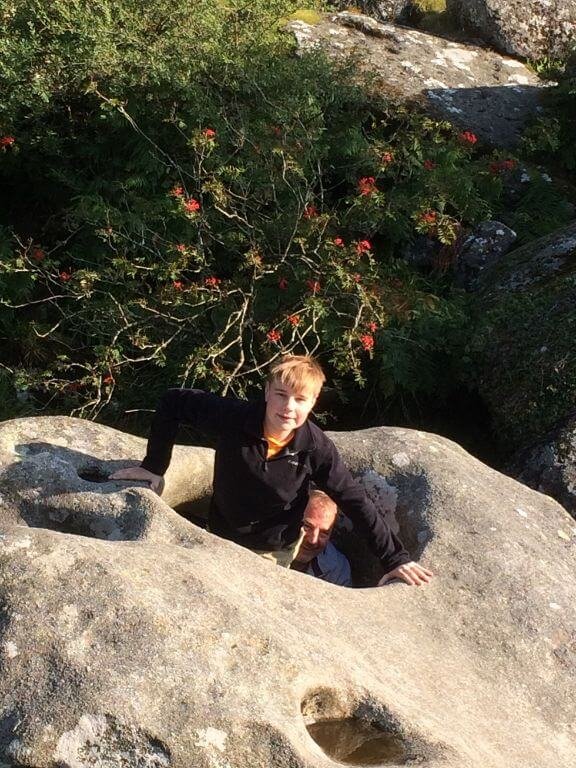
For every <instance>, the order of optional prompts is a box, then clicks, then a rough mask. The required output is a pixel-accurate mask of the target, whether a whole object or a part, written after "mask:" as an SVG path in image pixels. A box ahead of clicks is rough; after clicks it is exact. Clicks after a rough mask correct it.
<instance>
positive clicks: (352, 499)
mask: <svg viewBox="0 0 576 768" xmlns="http://www.w3.org/2000/svg"><path fill="white" fill-rule="evenodd" d="M323 437H324V439H325V441H326V443H325V445H323V446H322V458H321V464H320V466H319V467H318V469H317V471H316V473H315V474H314V476H313V478H312V479H313V481H314V483H315V484H316V485H317V486H318V487H319V488H320V489H321V490H323V491H324V492H325V493H327V494H328V495H329V496H330V498H332V499H333V500H334V501H335V502H336V504H337V505H338V506H339V507H340V509H341V510H342V512H344V514H345V515H347V516H348V517H349V518H350V519H351V520H352V522H353V523H354V526H355V527H356V528H357V530H358V531H359V532H360V534H361V535H362V536H363V538H365V539H366V541H367V542H368V544H369V545H370V547H371V549H372V550H373V551H374V552H375V554H376V555H377V556H378V558H379V559H380V560H381V562H382V565H383V567H384V568H385V570H386V575H385V576H384V577H383V579H382V580H381V581H380V584H384V583H385V582H386V581H391V580H392V579H395V578H399V579H402V580H403V581H406V583H408V584H415V585H420V584H422V583H427V582H428V581H430V577H431V576H432V573H431V572H430V571H428V570H427V569H426V568H422V566H420V565H418V563H415V562H413V561H412V558H411V557H410V555H409V554H408V552H407V551H406V550H405V549H404V546H403V544H402V542H401V541H400V539H399V538H398V537H397V536H396V535H395V533H394V532H393V531H392V530H391V529H390V528H389V526H388V525H387V523H386V522H385V520H384V519H383V518H382V516H381V515H379V514H378V513H377V511H376V508H375V507H374V504H373V503H372V502H371V501H370V499H369V498H368V496H367V495H366V492H365V491H364V489H363V488H362V486H361V485H360V484H359V483H358V482H357V481H356V480H355V479H354V478H353V477H352V475H351V473H350V471H349V470H348V468H347V467H346V466H345V464H344V462H343V461H342V459H341V457H340V454H339V453H338V451H337V449H336V446H335V445H334V443H333V442H332V441H331V440H329V439H328V438H327V437H325V436H323Z"/></svg>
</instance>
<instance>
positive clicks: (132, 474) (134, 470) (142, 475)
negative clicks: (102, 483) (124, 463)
mask: <svg viewBox="0 0 576 768" xmlns="http://www.w3.org/2000/svg"><path fill="white" fill-rule="evenodd" d="M108 479H109V480H143V481H144V482H146V483H150V488H151V489H152V490H153V491H154V493H157V494H158V496H162V491H163V490H164V478H163V477H162V475H155V474H154V473H153V472H149V471H148V470H147V469H144V467H140V466H137V467H127V468H126V469H119V470H118V471H117V472H113V473H112V474H111V475H110V476H109V477H108Z"/></svg>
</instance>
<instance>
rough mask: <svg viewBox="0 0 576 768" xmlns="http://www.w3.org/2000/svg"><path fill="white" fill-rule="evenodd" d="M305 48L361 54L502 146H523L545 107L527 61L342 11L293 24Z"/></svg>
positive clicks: (397, 90) (399, 86)
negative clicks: (528, 128) (522, 139)
mask: <svg viewBox="0 0 576 768" xmlns="http://www.w3.org/2000/svg"><path fill="white" fill-rule="evenodd" d="M287 29H289V30H290V31H291V32H292V33H293V34H294V35H295V37H296V40H297V42H298V46H299V48H300V49H301V50H310V49H313V48H315V47H318V46H319V47H321V48H322V49H323V50H325V51H326V52H327V53H328V54H329V55H331V56H334V57H337V58H338V57H340V58H341V57H345V56H348V55H350V54H355V55H356V56H357V59H358V64H359V65H360V66H361V67H363V68H364V69H366V70H369V71H370V72H373V73H375V74H376V75H377V76H378V87H380V88H381V89H382V91H383V92H384V93H385V94H387V95H389V96H390V97H392V98H396V99H399V100H404V101H406V100H416V101H418V102H419V103H421V104H422V105H424V106H425V107H426V108H427V109H429V110H431V111H433V112H434V113H436V114H438V115H440V116H441V117H442V118H444V119H448V120H450V121H451V122H453V123H455V124H456V125H459V126H461V127H462V128H465V129H472V130H473V131H474V133H476V134H477V135H478V136H479V137H480V138H482V139H484V140H485V141H487V142H489V143H490V144H493V145H495V146H501V147H511V146H513V145H514V144H516V143H517V141H518V139H519V137H520V134H521V132H522V129H523V127H524V125H525V124H526V121H527V120H528V119H529V118H530V117H532V116H533V114H534V112H535V111H536V110H537V109H538V107H539V100H540V94H541V92H542V84H541V82H540V81H539V79H538V77H537V76H536V75H535V74H534V72H531V71H530V70H529V69H527V68H526V67H525V66H524V65H523V64H522V63H521V62H519V61H515V60H514V59H511V58H506V57H504V56H500V55H499V54H497V53H494V52H493V51H489V50H486V49H483V48H479V47H475V46H472V45H466V44H463V43H457V42H452V41H450V40H446V39H444V38H440V37H434V36H433V35H429V34H426V33H425V32H420V31H418V30H415V29H408V28H406V27H399V26H395V25H393V24H385V23H378V22H377V21H375V20H374V19H371V18H369V17H368V16H362V15H359V14H353V13H347V12H342V13H338V14H334V15H332V16H329V17H326V18H325V19H324V20H323V21H321V22H320V23H318V24H314V25H311V24H306V23H305V22H303V21H292V22H290V23H289V24H288V25H287Z"/></svg>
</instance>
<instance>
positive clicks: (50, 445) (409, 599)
mask: <svg viewBox="0 0 576 768" xmlns="http://www.w3.org/2000/svg"><path fill="white" fill-rule="evenodd" d="M332 436H333V438H334V439H335V441H336V442H337V444H338V446H339V448H340V449H341V451H342V453H343V454H344V456H345V459H346V461H347V462H348V463H349V465H350V466H351V468H352V470H353V471H354V473H355V474H356V475H357V476H358V477H359V479H360V482H363V483H364V484H365V486H366V488H367V490H368V492H369V493H370V494H371V496H372V497H373V498H374V499H375V501H376V503H378V504H379V505H381V506H391V505H392V506H394V507H395V509H396V513H397V516H398V517H399V520H400V527H401V532H402V537H403V538H404V540H405V542H406V543H407V545H408V546H409V547H410V549H411V551H412V552H413V554H414V555H415V556H421V557H422V560H423V562H424V563H425V564H426V565H427V566H429V567H431V568H432V569H433V570H434V571H435V573H436V578H435V581H434V583H433V584H432V585H431V586H429V587H427V588H421V589H418V588H410V587H407V586H405V585H403V584H399V583H395V584H391V585H389V586H387V587H384V588H380V589H372V588H368V589H343V588H338V587H334V586H330V585H327V584H324V583H323V582H321V581H318V580H316V579H313V578H311V577H309V576H306V575H304V574H300V573H295V572H291V571H287V570H283V569H281V568H279V567H277V566H275V565H273V564H272V563H270V562H267V561H265V560H263V559H260V558H259V557H258V556H256V555H254V554H252V553H250V552H248V551H247V550H245V549H242V548H240V547H237V546H236V545H234V544H232V543H229V542H226V541H223V540H221V539H218V538H217V537H215V536H213V535H211V534H209V533H207V532H205V531H204V530H202V529H201V528H200V527H197V526H195V525H194V524H192V523H191V522H189V521H188V520H186V519H184V518H183V517H182V516H180V515H178V514H177V513H176V512H175V511H174V509H173V508H172V507H178V508H181V509H183V508H185V507H186V508H187V510H188V512H189V513H191V514H192V513H193V514H196V513H199V511H200V510H201V508H202V504H203V502H204V501H205V497H206V496H207V494H208V493H209V489H210V480H211V469H212V453H211V452H210V451H209V450H207V449H199V448H184V447H180V448H178V449H177V450H176V451H175V454H174V460H173V463H172V465H171V468H170V471H169V473H168V474H167V485H166V491H165V496H164V498H163V499H160V498H159V497H157V496H155V495H154V494H153V493H152V492H151V491H150V490H148V489H147V488H145V487H142V484H140V486H139V485H138V484H130V483H120V482H110V481H108V480H107V475H108V474H109V472H110V471H111V470H113V469H116V468H118V467H119V466H121V465H126V464H129V463H131V462H134V461H136V460H139V459H140V458H141V457H142V454H143V449H144V443H143V441H142V440H140V439H138V438H133V437H130V436H129V435H125V434H122V433H119V432H117V431H114V430H112V429H110V428H107V427H103V426H98V425H95V424H92V423H89V422H84V421H81V420H77V419H68V418H64V417H55V418H48V417H47V418H38V419H19V420H14V421H8V422H4V423H3V424H1V425H0V530H1V535H0V653H1V661H2V675H1V677H0V763H1V762H4V763H6V764H7V765H13V766H29V767H30V768H56V766H58V767H59V768H89V767H90V768H93V767H95V766H96V767H98V768H127V766H130V768H172V767H173V768H191V767H192V766H193V767H194V768H247V767H248V766H249V767H250V768H316V767H317V768H330V766H335V765H337V764H339V763H338V762H336V758H335V757H329V756H328V754H327V753H325V752H324V751H323V750H322V748H321V747H320V746H319V745H318V744H317V743H316V741H315V740H314V738H313V736H312V735H311V734H313V733H314V732H315V731H314V728H313V727H311V726H312V725H313V724H314V723H315V722H316V723H317V722H322V721H324V720H341V721H342V723H343V724H349V723H350V722H351V721H357V722H359V723H360V724H361V725H362V729H363V732H364V733H371V732H372V731H373V729H374V728H376V729H377V730H378V729H379V730H384V731H387V732H388V733H389V734H391V736H390V739H389V741H390V743H391V745H392V747H393V749H394V750H395V751H394V754H395V755H396V756H397V758H394V759H395V760H396V759H398V760H403V761H404V762H406V764H409V763H410V762H411V763H412V764H414V763H415V762H416V763H417V764H418V765H422V766H428V767H433V768H446V767H448V768H463V767H464V766H466V768H544V767H545V768H548V767H550V768H552V766H554V768H573V766H574V765H575V764H576V732H575V730H574V729H575V722H576V691H575V686H574V674H575V672H576V615H575V611H576V608H575V606H576V576H575V572H576V571H575V567H574V566H575V564H576V563H575V554H574V553H575V551H576V547H575V544H576V524H575V523H574V521H573V520H572V519H571V518H570V517H569V516H568V515H567V513H566V512H565V511H564V510H563V509H562V508H561V507H560V506H559V505H557V504H556V503H555V502H553V501H552V500H551V499H549V498H548V497H545V496H542V495H540V494H538V493H537V492H535V491H533V490H530V489H529V488H527V487H525V486H523V485H521V484H519V483H517V482H515V481H513V480H511V479H510V478H508V477H505V476H503V475H500V474H498V473H497V472H495V471H493V470H491V469H489V468H488V467H486V466H484V465H483V464H481V463H480V462H478V461H476V460H474V459H473V458H472V457H471V456H470V455H468V454H467V453H466V452H465V451H464V450H462V449H461V448H460V447H459V446H457V445H456V444H454V443H452V442H450V441H448V440H445V439H443V438H440V437H437V436H435V435H432V434H427V433H423V432H416V431H410V430H406V429H397V428H383V427H382V428H374V429H370V430H365V431H360V432H350V433H338V434H334V435H332ZM560 532H561V534H562V535H560ZM346 728H347V725H346ZM334 733H335V735H334V736H333V737H331V738H333V741H334V743H332V744H330V745H326V749H328V746H330V747H331V749H330V753H331V754H332V755H333V756H334V755H336V756H340V757H342V756H345V755H347V754H349V752H350V750H355V749H356V748H357V746H358V748H361V746H362V745H357V743H356V739H358V738H360V737H359V736H358V731H353V732H349V731H347V730H345V728H344V725H343V727H342V729H338V728H336V730H335V731H334ZM338 759H339V758H338ZM393 764H395V765H397V764H402V763H398V762H394V763H393Z"/></svg>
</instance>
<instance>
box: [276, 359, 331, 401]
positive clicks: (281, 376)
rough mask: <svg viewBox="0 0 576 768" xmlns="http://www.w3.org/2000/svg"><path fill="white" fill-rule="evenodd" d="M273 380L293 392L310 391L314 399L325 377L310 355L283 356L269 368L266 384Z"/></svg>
mask: <svg viewBox="0 0 576 768" xmlns="http://www.w3.org/2000/svg"><path fill="white" fill-rule="evenodd" d="M274 380H279V381H280V382H281V383H282V384H284V385H286V386H288V387H291V388H292V389H295V390H312V393H313V395H314V397H316V396H317V395H319V394H320V390H321V389H322V385H323V384H324V382H325V381H326V376H325V375H324V371H323V370H322V368H321V367H320V364H319V363H318V362H317V361H316V360H315V359H314V358H313V357H311V356H310V355H284V357H282V358H280V360H278V361H277V362H275V363H272V365H271V366H270V370H269V371H268V382H269V383H272V382H273V381H274Z"/></svg>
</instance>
